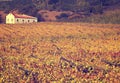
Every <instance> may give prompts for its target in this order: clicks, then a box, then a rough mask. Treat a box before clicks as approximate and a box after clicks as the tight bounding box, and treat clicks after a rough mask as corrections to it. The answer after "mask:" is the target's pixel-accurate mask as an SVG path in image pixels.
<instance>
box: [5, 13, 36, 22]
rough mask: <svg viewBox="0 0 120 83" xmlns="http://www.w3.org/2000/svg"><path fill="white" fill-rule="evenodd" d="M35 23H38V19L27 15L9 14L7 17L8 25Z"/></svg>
mask: <svg viewBox="0 0 120 83" xmlns="http://www.w3.org/2000/svg"><path fill="white" fill-rule="evenodd" d="M33 22H37V18H36V17H33V16H29V15H25V14H16V13H9V14H8V15H7V16H6V24H18V23H33Z"/></svg>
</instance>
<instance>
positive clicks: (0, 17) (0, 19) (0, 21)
mask: <svg viewBox="0 0 120 83" xmlns="http://www.w3.org/2000/svg"><path fill="white" fill-rule="evenodd" d="M2 22H3V20H2V15H0V23H2Z"/></svg>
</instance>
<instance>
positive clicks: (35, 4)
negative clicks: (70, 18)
mask: <svg viewBox="0 0 120 83" xmlns="http://www.w3.org/2000/svg"><path fill="white" fill-rule="evenodd" d="M117 3H120V0H12V1H1V2H0V10H3V11H5V12H6V13H8V12H10V11H11V10H18V11H19V12H21V13H25V14H28V15H32V16H37V12H38V11H39V10H41V9H45V10H51V11H52V10H56V11H73V12H76V13H79V12H85V13H102V12H103V10H104V7H105V6H111V5H115V4H117Z"/></svg>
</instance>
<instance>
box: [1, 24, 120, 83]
mask: <svg viewBox="0 0 120 83" xmlns="http://www.w3.org/2000/svg"><path fill="white" fill-rule="evenodd" d="M119 27H120V25H119V24H89V23H57V22H51V23H34V24H15V25H10V24H1V25H0V71H1V72H0V83H10V82H12V83H14V82H15V83H47V82H48V83H49V82H50V83H83V82H84V83H90V82H92V83H119V76H120V75H119V74H120V42H119V41H120V28H119Z"/></svg>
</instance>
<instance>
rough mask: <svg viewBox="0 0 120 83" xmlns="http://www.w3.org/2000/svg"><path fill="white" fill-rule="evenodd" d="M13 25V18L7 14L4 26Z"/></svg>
mask: <svg viewBox="0 0 120 83" xmlns="http://www.w3.org/2000/svg"><path fill="white" fill-rule="evenodd" d="M14 23H15V17H14V15H13V14H11V13H9V14H8V15H7V16H6V24H14Z"/></svg>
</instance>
